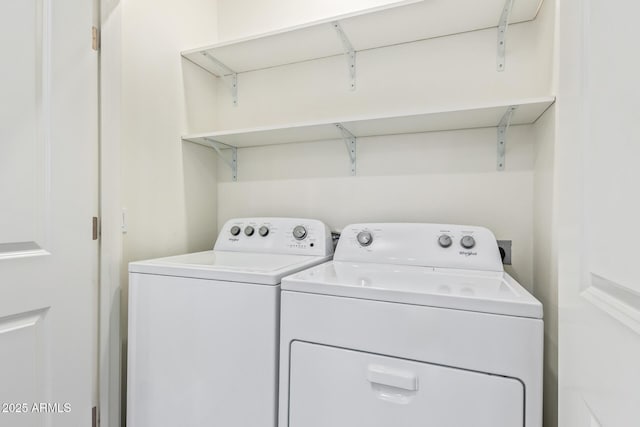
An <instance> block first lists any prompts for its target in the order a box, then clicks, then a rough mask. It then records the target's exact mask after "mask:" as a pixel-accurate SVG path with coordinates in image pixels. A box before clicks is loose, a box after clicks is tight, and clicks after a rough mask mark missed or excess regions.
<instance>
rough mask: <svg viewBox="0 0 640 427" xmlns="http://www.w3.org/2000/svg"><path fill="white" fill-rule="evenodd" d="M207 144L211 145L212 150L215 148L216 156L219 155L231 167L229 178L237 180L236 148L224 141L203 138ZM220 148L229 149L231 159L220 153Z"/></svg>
mask: <svg viewBox="0 0 640 427" xmlns="http://www.w3.org/2000/svg"><path fill="white" fill-rule="evenodd" d="M204 139H205V140H206V141H207V142H208V143H209V145H211V148H213V149H214V150H216V153H218V156H220V158H221V159H222V161H223V162H225V163H226V164H227V165H228V166H229V167H230V168H231V178H232V179H233V181H234V182H235V181H237V180H238V149H237V148H236V147H234V146H232V145H227V144H225V143H222V142H219V141H216V140H215V139H211V138H204ZM222 150H231V159H230V160H229V159H227V158H226V157H225V156H224V155H223V154H222Z"/></svg>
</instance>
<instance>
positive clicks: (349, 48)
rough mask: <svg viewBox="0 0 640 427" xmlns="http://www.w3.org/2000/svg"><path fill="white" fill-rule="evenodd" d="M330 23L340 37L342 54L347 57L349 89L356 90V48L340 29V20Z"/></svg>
mask: <svg viewBox="0 0 640 427" xmlns="http://www.w3.org/2000/svg"><path fill="white" fill-rule="evenodd" d="M331 25H333V28H335V30H336V33H338V37H340V41H342V47H343V48H344V54H345V56H346V57H347V67H349V77H350V79H351V82H350V84H351V90H356V50H355V49H354V48H353V45H352V44H351V41H349V37H347V34H346V33H345V32H344V30H343V29H342V26H341V25H340V22H338V21H333V22H332V23H331Z"/></svg>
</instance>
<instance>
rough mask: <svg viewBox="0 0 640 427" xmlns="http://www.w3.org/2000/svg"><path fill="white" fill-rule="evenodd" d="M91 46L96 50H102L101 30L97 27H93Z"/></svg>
mask: <svg viewBox="0 0 640 427" xmlns="http://www.w3.org/2000/svg"><path fill="white" fill-rule="evenodd" d="M91 48H92V49H93V50H95V51H98V50H100V31H99V30H98V28H97V27H91Z"/></svg>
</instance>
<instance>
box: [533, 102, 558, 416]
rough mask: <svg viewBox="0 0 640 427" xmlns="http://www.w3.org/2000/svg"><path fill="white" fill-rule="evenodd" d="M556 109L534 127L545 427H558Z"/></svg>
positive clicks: (535, 274) (536, 271)
mask: <svg viewBox="0 0 640 427" xmlns="http://www.w3.org/2000/svg"><path fill="white" fill-rule="evenodd" d="M555 117H556V108H555V106H552V107H551V108H550V109H549V110H548V111H547V112H546V113H545V114H544V116H543V117H542V118H540V120H538V122H537V123H536V124H535V126H534V137H535V141H536V143H535V151H534V153H535V162H534V168H535V169H534V172H535V173H534V192H533V207H534V209H533V232H534V234H533V283H534V284H533V294H534V295H535V296H536V298H538V300H540V302H542V304H543V306H544V330H545V332H544V349H545V371H544V425H545V427H555V426H557V425H558V271H557V261H556V259H557V247H556V244H557V241H556V235H555V232H556V228H555V220H554V209H555V205H556V204H555V195H556V191H555V186H554V177H555V169H554V165H555V163H554V161H555V159H554V155H555V152H554V150H555V130H556V120H555Z"/></svg>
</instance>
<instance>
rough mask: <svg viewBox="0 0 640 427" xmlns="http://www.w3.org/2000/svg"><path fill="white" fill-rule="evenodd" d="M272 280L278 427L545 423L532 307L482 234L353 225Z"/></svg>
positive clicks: (538, 333) (537, 320) (539, 329)
mask: <svg viewBox="0 0 640 427" xmlns="http://www.w3.org/2000/svg"><path fill="white" fill-rule="evenodd" d="M282 289H283V292H282V301H281V303H282V308H281V349H280V354H281V358H280V361H281V362H280V410H279V426H280V427H388V426H394V427H516V426H518V427H523V426H524V427H541V426H542V366H543V321H542V305H541V304H540V303H539V302H538V301H537V300H536V299H535V298H534V297H533V296H532V295H530V294H529V292H527V291H526V290H525V289H524V288H523V287H522V286H521V285H520V284H518V283H517V282H516V281H515V280H514V279H513V278H512V277H511V276H510V275H509V274H507V273H505V272H504V271H503V266H502V262H501V257H500V253H499V249H498V246H497V243H496V239H495V237H494V235H493V234H492V233H491V232H490V231H489V230H487V229H485V228H481V227H471V226H457V225H434V224H357V225H351V226H348V227H346V228H345V230H344V231H343V233H342V235H341V237H340V240H339V242H338V246H337V249H336V253H335V257H334V259H333V261H330V262H327V263H324V264H321V265H318V266H316V267H313V268H310V269H308V270H305V271H302V272H300V273H297V274H294V275H291V276H288V277H285V278H284V279H283V280H282Z"/></svg>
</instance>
